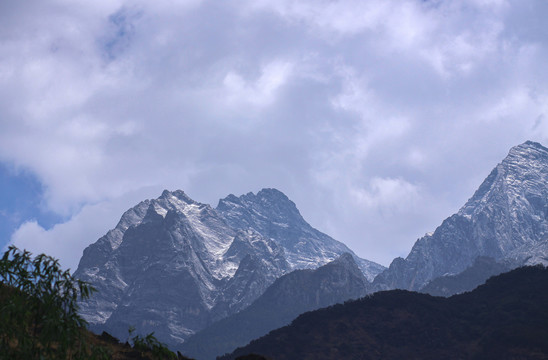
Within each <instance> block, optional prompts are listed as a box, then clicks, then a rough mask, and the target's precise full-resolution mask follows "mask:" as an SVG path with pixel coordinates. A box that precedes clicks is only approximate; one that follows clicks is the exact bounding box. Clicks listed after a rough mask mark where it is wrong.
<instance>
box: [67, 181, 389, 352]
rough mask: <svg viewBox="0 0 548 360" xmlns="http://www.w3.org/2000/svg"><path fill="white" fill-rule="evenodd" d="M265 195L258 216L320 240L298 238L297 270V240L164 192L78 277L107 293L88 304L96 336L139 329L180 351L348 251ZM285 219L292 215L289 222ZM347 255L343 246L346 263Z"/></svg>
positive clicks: (89, 252)
mask: <svg viewBox="0 0 548 360" xmlns="http://www.w3.org/2000/svg"><path fill="white" fill-rule="evenodd" d="M260 194H275V195H276V196H277V198H271V199H270V200H271V202H270V203H268V204H263V205H262V207H260V208H259V207H257V208H255V209H254V213H253V214H254V216H256V217H257V218H260V219H262V220H263V221H264V222H263V224H266V225H265V226H267V225H268V224H269V220H268V216H274V215H275V216H277V217H275V218H273V219H272V220H270V223H277V224H289V225H287V228H288V229H289V230H290V231H291V232H293V233H297V234H302V233H310V234H312V235H311V236H308V237H305V236H301V235H299V236H297V237H295V239H298V241H299V242H300V243H301V244H299V249H300V251H301V253H300V254H301V255H300V257H299V256H297V255H296V254H293V255H292V257H291V260H292V264H290V262H288V260H287V259H288V257H287V256H286V254H285V248H286V246H287V243H284V241H283V240H284V239H285V237H286V236H289V233H287V234H283V233H276V236H273V235H272V234H273V233H272V232H270V233H267V234H269V235H270V236H265V235H264V234H263V231H264V228H260V227H256V226H234V224H233V223H234V219H235V215H234V212H232V213H231V212H229V211H226V212H223V211H221V210H216V209H214V208H212V207H211V206H209V205H206V204H201V203H198V202H196V201H194V200H192V199H191V198H189V197H188V196H187V195H186V194H185V193H184V192H183V191H180V190H178V191H174V192H169V191H164V192H163V193H162V195H161V196H160V197H159V198H158V199H153V200H145V201H143V202H141V203H139V204H138V205H136V206H135V207H134V208H132V209H130V210H128V211H126V212H125V213H124V214H123V216H122V218H121V220H120V222H119V223H118V225H117V226H116V228H114V229H113V230H110V231H109V232H108V233H107V234H106V235H105V236H103V237H102V238H100V239H99V240H98V241H97V242H96V243H94V244H92V245H90V246H89V247H88V248H86V249H85V250H84V254H83V256H82V259H81V260H80V264H79V266H78V269H77V270H76V272H75V276H76V277H77V278H80V279H82V280H84V281H88V282H90V283H91V284H93V286H95V287H96V288H97V290H98V292H97V293H96V294H95V295H94V296H93V297H92V299H91V300H90V301H87V302H85V303H82V304H81V314H82V316H83V317H84V318H85V319H86V320H87V321H88V322H89V323H90V325H91V328H92V329H95V330H97V331H100V330H107V331H109V332H110V333H111V334H113V335H115V336H117V337H119V338H120V339H125V338H126V337H127V331H128V328H129V327H130V326H134V327H135V328H136V329H137V330H138V331H139V332H141V333H150V332H152V331H154V332H155V336H157V337H158V339H160V340H161V341H162V342H165V343H167V344H170V345H177V344H180V343H182V342H183V341H184V340H185V339H186V338H187V337H188V336H190V335H191V334H193V333H195V332H196V331H197V330H200V329H202V328H204V327H205V326H207V325H208V324H210V323H211V322H213V321H215V320H218V319H221V318H224V317H226V316H228V315H230V314H233V313H235V312H238V311H240V310H242V309H243V308H245V307H246V306H248V305H249V304H251V303H252V302H253V301H254V300H255V299H256V298H258V297H259V296H260V295H261V294H262V293H263V292H264V291H265V289H266V288H267V287H268V286H269V285H270V284H272V283H273V282H274V280H276V279H277V278H278V277H280V276H281V275H283V274H285V273H287V272H289V271H291V270H293V269H294V268H299V267H304V266H305V265H303V264H306V267H313V261H314V260H317V261H318V263H317V264H316V267H318V266H320V265H322V264H323V263H324V262H326V261H325V260H326V259H328V258H329V256H331V254H334V250H332V245H333V244H340V243H338V242H336V241H335V240H333V239H331V238H329V237H328V236H327V235H325V234H322V233H320V232H319V231H317V230H314V229H313V228H312V227H310V225H308V224H307V223H306V222H305V221H304V220H303V219H302V217H301V216H300V214H299V212H298V210H297V209H296V207H295V205H294V204H293V203H292V202H291V201H289V199H287V197H286V196H285V195H283V194H282V193H280V192H279V191H276V190H263V191H262V192H260ZM234 198H235V197H234ZM257 198H258V199H259V198H262V195H261V196H259V195H257ZM222 203H224V201H223V200H221V202H220V204H222ZM287 204H290V205H291V206H290V207H289V208H287V207H286V206H287ZM220 207H221V208H222V206H220ZM243 208H244V207H242V209H243ZM271 209H275V210H271ZM260 211H262V213H261V212H260ZM268 211H270V213H269V212H268ZM284 211H290V212H291V213H290V214H289V215H285V216H284V214H283V212H284ZM294 217H298V220H299V221H298V222H295V221H294V220H293V218H294ZM282 221H286V222H285V223H282ZM280 226H281V227H282V228H284V227H283V225H280ZM302 228H304V229H305V230H303V229H302ZM306 241H313V242H314V247H315V249H319V253H320V254H323V253H326V254H328V255H326V256H324V257H319V256H318V254H316V253H312V254H308V253H306V249H307V247H306V246H305V245H303V244H302V243H303V242H306ZM288 243H289V244H291V242H288ZM340 245H342V244H340ZM322 248H325V249H327V250H325V251H322V250H321V249H322ZM345 251H348V249H347V248H346V247H345V246H344V245H342V246H341V252H340V254H342V253H344V252H345ZM362 261H364V260H362ZM368 263H369V262H368ZM371 264H372V265H371V268H373V269H380V270H382V267H381V266H380V265H376V264H374V263H371ZM380 270H377V273H378V272H380ZM373 271H374V270H373Z"/></svg>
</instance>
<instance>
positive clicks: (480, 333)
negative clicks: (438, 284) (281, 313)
mask: <svg viewBox="0 0 548 360" xmlns="http://www.w3.org/2000/svg"><path fill="white" fill-rule="evenodd" d="M547 305H548V270H547V269H546V268H544V267H542V266H538V267H525V268H519V269H516V270H513V271H511V272H509V273H505V274H502V275H499V276H496V277H493V278H491V279H489V280H488V281H487V283H486V284H484V285H482V286H480V287H478V288H477V289H476V290H474V291H472V292H469V293H464V294H461V295H455V296H453V297H451V298H442V297H433V296H430V295H427V294H420V293H415V292H409V291H404V290H393V291H384V292H379V293H376V294H374V295H372V296H369V297H366V298H363V299H360V300H357V301H351V302H347V303H345V304H342V305H335V306H332V307H329V308H325V309H321V310H317V311H313V312H309V313H305V314H303V315H301V316H299V317H298V318H297V319H295V320H294V321H293V322H292V324H291V325H289V326H286V327H283V328H281V329H278V330H275V331H272V332H271V333H270V334H268V335H267V336H265V337H263V338H260V339H258V340H255V341H253V342H251V343H250V344H249V345H248V346H246V347H244V348H240V349H238V350H236V351H235V352H234V353H233V354H231V355H230V356H226V357H223V359H234V358H236V357H237V356H240V355H243V354H249V353H256V354H262V355H265V356H267V357H269V358H271V359H275V360H283V359H402V358H405V359H441V358H444V359H518V358H519V359H546V358H548V306H547Z"/></svg>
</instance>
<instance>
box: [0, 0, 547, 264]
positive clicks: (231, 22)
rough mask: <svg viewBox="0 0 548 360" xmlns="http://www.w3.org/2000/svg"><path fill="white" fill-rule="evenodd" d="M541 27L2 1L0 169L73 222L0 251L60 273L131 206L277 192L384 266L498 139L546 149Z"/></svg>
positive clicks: (431, 14) (369, 6)
mask: <svg viewBox="0 0 548 360" xmlns="http://www.w3.org/2000/svg"><path fill="white" fill-rule="evenodd" d="M547 15H548V3H547V2H546V1H544V0H536V1H535V0H526V1H505V0H446V1H437V0H436V1H419V0H399V1H395V0H386V1H379V0H375V1H372V0H366V1H363V0H359V1H358V0H341V1H317V0H316V1H311V0H310V1H309V0H302V1H289V0H276V1H257V0H253V1H245V0H244V1H231V0H229V1H213V0H211V1H205V0H204V1H200V0H189V1H178V2H172V1H167V0H159V1H124V0H114V1H113V0H109V1H92V2H90V1H78V0H72V1H64V0H49V1H47V0H46V1H44V0H40V1H35V0H30V1H15V0H7V1H2V2H1V3H0V24H2V25H0V161H2V162H4V163H6V164H10V166H14V167H15V168H19V169H24V170H25V171H29V172H31V173H33V174H34V175H35V176H36V177H37V178H38V179H39V180H40V181H41V182H42V184H43V185H44V189H45V192H44V195H43V196H44V199H43V201H44V203H45V204H46V206H47V207H48V209H49V210H50V211H53V212H55V213H58V214H60V215H61V216H63V217H67V218H70V220H69V221H68V222H67V223H64V224H58V225H57V226H55V227H53V228H51V229H48V230H46V229H43V228H42V227H40V226H39V225H38V224H37V223H36V222H35V221H33V219H29V221H28V222H26V223H24V224H23V225H22V226H21V227H20V228H19V229H18V231H16V232H15V234H14V235H13V237H12V241H13V242H14V243H15V244H17V245H20V246H25V247H27V248H30V249H35V251H48V252H50V253H52V254H54V255H56V256H59V257H61V259H62V260H63V262H64V263H65V264H67V265H70V266H71V267H73V268H74V267H75V262H76V261H77V259H78V258H79V257H80V254H81V251H82V249H83V247H85V246H86V245H87V244H89V243H90V242H92V241H94V240H96V238H97V237H98V235H101V234H102V233H104V232H106V230H107V229H108V228H109V227H112V226H114V224H115V223H116V221H117V220H118V217H119V216H120V215H121V211H123V209H125V208H128V207H130V206H132V205H134V204H135V203H136V202H137V201H138V200H140V199H139V197H138V196H136V195H135V194H139V196H145V197H156V196H158V195H159V193H160V192H159V191H160V190H161V189H162V188H168V189H179V188H180V189H183V190H185V191H186V192H187V193H188V194H189V195H190V196H191V197H193V198H195V199H196V200H198V201H202V202H207V203H211V204H212V205H216V201H217V199H219V198H220V197H223V196H225V195H227V194H228V193H234V194H236V195H239V194H242V193H246V192H248V191H257V190H259V189H260V188H262V187H276V188H279V189H280V190H282V191H284V192H285V193H286V194H287V195H288V196H289V197H290V198H292V199H293V200H294V201H295V202H296V203H297V205H298V207H299V208H300V209H301V211H302V212H303V215H304V216H305V218H306V219H308V220H309V221H310V222H311V223H312V225H314V226H316V227H318V228H319V229H321V230H323V231H325V232H327V233H329V234H330V235H332V236H333V237H335V238H337V239H338V240H341V241H343V242H345V243H347V244H348V245H349V246H350V247H351V248H353V249H354V250H355V251H356V252H357V253H358V254H360V255H361V256H363V257H365V258H368V259H371V260H375V261H378V262H381V263H383V264H387V263H388V262H389V261H390V260H391V259H392V258H393V257H394V256H397V255H405V254H406V253H407V252H408V251H409V249H410V246H411V244H412V243H413V242H414V240H415V239H416V238H417V237H419V236H421V235H422V234H423V233H424V232H426V231H431V230H434V226H436V225H437V224H439V222H440V221H441V220H442V219H443V218H444V217H446V216H448V215H450V213H451V212H453V211H455V210H457V208H458V207H459V206H460V205H462V204H464V202H465V201H466V199H467V198H468V197H469V196H471V195H472V192H473V190H474V189H475V188H476V187H477V186H478V185H479V184H480V182H481V180H482V179H483V178H484V177H485V176H486V175H487V174H488V172H489V171H490V169H491V168H492V167H493V166H494V165H496V163H497V162H498V161H500V160H501V159H502V158H503V157H504V156H505V154H506V152H507V151H508V149H509V148H510V147H511V146H513V145H516V144H518V143H521V142H523V141H525V140H526V139H532V140H536V141H540V142H544V143H545V144H546V143H547V142H548V122H547V119H546V115H547V114H548V67H546V60H547V59H548V52H547V50H548V47H547V45H548V32H547V31H546V23H545V19H546V16H547ZM152 189H154V190H152ZM114 204H116V205H114ZM114 208H116V211H114V210H113V211H108V210H106V209H114ZM118 210H120V211H118ZM113 217H114V218H113ZM83 224H85V225H83ZM75 259H76V260H75Z"/></svg>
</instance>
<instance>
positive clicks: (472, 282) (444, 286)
mask: <svg viewBox="0 0 548 360" xmlns="http://www.w3.org/2000/svg"><path fill="white" fill-rule="evenodd" d="M514 267H515V266H514V265H513V264H511V263H507V262H505V263H498V262H496V261H495V259H493V258H490V257H487V256H479V257H477V258H476V260H475V261H474V264H472V266H470V267H469V268H467V269H466V270H464V271H463V272H461V273H460V274H457V275H447V276H441V277H438V278H435V279H434V280H432V281H430V282H429V283H428V284H426V285H425V286H423V287H422V289H421V290H420V292H422V293H425V294H430V295H432V296H445V297H447V296H452V295H456V294H461V293H463V292H467V291H472V290H474V289H475V288H477V287H478V286H480V285H481V284H483V283H485V282H486V281H487V279H489V278H490V277H492V276H496V275H499V274H501V273H503V272H506V271H510V270H511V269H513V268H514Z"/></svg>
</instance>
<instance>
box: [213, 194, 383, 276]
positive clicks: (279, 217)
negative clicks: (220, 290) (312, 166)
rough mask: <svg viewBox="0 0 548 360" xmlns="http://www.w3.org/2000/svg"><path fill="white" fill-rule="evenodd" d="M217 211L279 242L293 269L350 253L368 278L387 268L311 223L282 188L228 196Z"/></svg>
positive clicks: (231, 222)
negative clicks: (356, 252) (357, 252)
mask: <svg viewBox="0 0 548 360" xmlns="http://www.w3.org/2000/svg"><path fill="white" fill-rule="evenodd" d="M217 211H218V212H219V213H220V214H221V215H222V216H223V217H224V219H225V220H226V222H227V223H228V224H229V225H230V226H231V227H233V228H236V229H242V230H248V229H252V230H253V231H256V232H258V233H259V234H261V235H263V236H264V237H266V238H268V239H272V240H274V241H275V242H276V243H278V244H280V245H281V246H282V247H283V248H284V251H285V254H286V256H287V260H288V262H289V263H290V264H291V266H292V268H293V269H303V268H317V267H318V266H320V265H323V264H326V263H328V262H330V261H333V260H334V259H336V258H338V257H339V256H340V255H341V254H343V253H346V252H348V253H351V254H352V256H353V257H354V260H355V261H356V263H357V264H358V266H359V268H360V269H361V270H362V272H363V273H364V275H365V276H366V277H367V279H368V280H369V281H371V280H373V278H374V277H375V276H376V275H377V274H378V273H380V272H381V271H382V270H384V267H383V266H382V265H379V264H376V263H373V262H371V261H368V260H364V259H361V258H359V257H358V256H356V255H355V254H354V253H353V252H352V251H351V250H350V249H349V248H348V247H346V245H344V244H343V243H341V242H338V241H336V240H335V239H333V238H331V237H330V236H328V235H326V234H324V233H322V232H320V231H318V230H316V229H314V228H313V227H312V226H310V224H308V223H307V222H306V221H305V220H304V219H303V217H302V215H301V213H300V212H299V210H298V209H297V206H296V205H295V203H294V202H293V201H291V200H289V198H288V197H287V196H286V195H285V194H284V193H282V192H281V191H279V190H276V189H262V190H261V191H259V192H258V193H257V194H256V195H255V194H253V193H247V194H245V195H242V196H240V197H236V196H234V195H229V196H227V197H226V198H224V199H221V200H220V201H219V204H218V205H217Z"/></svg>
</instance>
